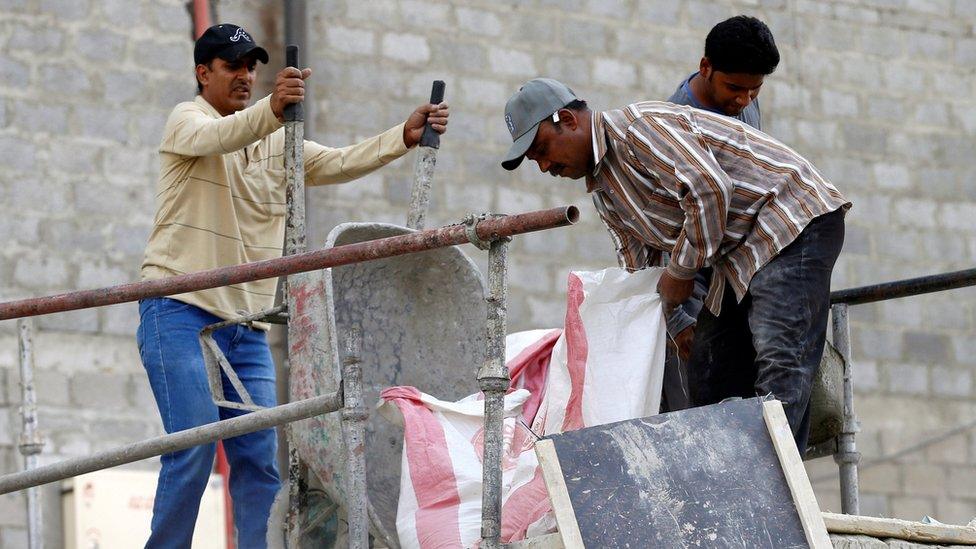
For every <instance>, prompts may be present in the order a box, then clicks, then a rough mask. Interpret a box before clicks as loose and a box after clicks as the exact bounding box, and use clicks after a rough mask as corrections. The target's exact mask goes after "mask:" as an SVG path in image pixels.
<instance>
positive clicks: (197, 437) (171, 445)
mask: <svg viewBox="0 0 976 549" xmlns="http://www.w3.org/2000/svg"><path fill="white" fill-rule="evenodd" d="M340 408H342V393H341V392H336V393H329V394H327V395H321V396H317V397H314V398H309V399H305V400H300V401H298V402H291V403H289V404H282V405H281V406H275V407H274V408H268V409H267V410H261V411H260V412H252V413H250V414H245V415H243V416H238V417H235V418H233V419H227V420H223V421H217V422H214V423H209V424H207V425H202V426H200V427H194V428H192V429H187V430H185V431H179V432H176V433H172V434H168V435H163V436H160V437H155V438H151V439H148V440H142V441H139V442H136V443H133V444H129V445H127V446H122V447H119V448H113V449H111V450H107V451H105V452H100V453H98V454H94V455H91V456H86V457H82V458H76V459H68V460H65V461H62V462H59V463H53V464H51V465H47V466H44V467H38V468H37V469H31V470H29V471H23V472H20V473H13V474H10V475H4V476H2V477H0V494H6V493H9V492H15V491H17V490H23V489H24V488H30V487H31V486H39V485H41V484H47V483H49V482H55V481H58V480H64V479H66V478H71V477H75V476H78V475H83V474H85V473H90V472H92V471H98V470H99V469H107V468H109V467H115V466H117V465H122V464H125V463H132V462H133V461H139V460H142V459H146V458H150V457H153V456H160V455H163V454H168V453H171V452H178V451H180V450H185V449H187V448H191V447H193V446H199V445H200V444H207V443H210V442H216V441H217V440H221V439H225V438H231V437H236V436H240V435H245V434H247V433H253V432H254V431H260V430H262V429H268V428H271V427H275V426H278V425H281V424H283V423H290V422H292V421H298V420H302V419H307V418H310V417H312V416H317V415H321V414H324V413H327V412H334V411H336V410H339V409H340Z"/></svg>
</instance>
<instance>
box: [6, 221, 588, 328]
mask: <svg viewBox="0 0 976 549" xmlns="http://www.w3.org/2000/svg"><path fill="white" fill-rule="evenodd" d="M578 219H579V209H578V208H576V207H575V206H562V207H559V208H551V209H548V210H537V211H534V212H526V213H520V214H513V215H505V216H499V217H488V218H486V219H482V220H480V221H478V222H477V225H476V226H475V232H476V234H477V237H478V238H479V239H481V240H483V241H491V240H494V239H497V238H502V237H507V236H515V235H519V234H524V233H530V232H535V231H544V230H546V229H554V228H557V227H565V226H567V225H572V224H574V223H576V221H577V220H578ZM466 227H467V226H466V225H463V224H459V225H449V226H447V227H441V228H439V229H429V230H426V231H418V232H416V233H412V234H406V235H402V236H394V237H389V238H380V239H377V240H370V241H367V242H358V243H356V244H348V245H345V246H336V247H334V248H328V249H323V250H316V251H313V252H306V253H302V254H296V255H291V256H285V257H281V258H277V259H268V260H265V261H256V262H254V263H245V264H243V265H233V266H230V267H221V268H219V269H211V270H209V271H200V272H198V273H190V274H185V275H179V276H173V277H170V278H163V279H159V280H145V281H142V282H133V283H131V284H122V285H119V286H110V287H108V288H98V289H95V290H81V291H77V292H68V293H64V294H59V295H54V296H47V297H36V298H30V299H22V300H18V301H8V302H6V303H0V320H9V319H12V318H21V317H27V316H37V315H46V314H51V313H61V312H65V311H73V310H77V309H88V308H91V307H103V306H105V305H115V304H118V303H126V302H129V301H138V300H140V299H145V298H149V297H160V296H167V295H176V294H182V293H186V292H195V291H198V290H206V289H208V288H217V287H220V286H229V285H231V284H240V283H242V282H250V281H252V280H261V279H265V278H274V277H278V276H285V275H289V274H293V273H302V272H307V271H315V270H318V269H326V268H329V267H338V266H340V265H349V264H350V263H361V262H363V261H371V260H373V259H382V258H385V257H393V256H397V255H405V254H411V253H416V252H422V251H426V250H433V249H435V248H444V247H447V246H456V245H458V244H465V243H467V242H469V238H468V235H467V233H466V232H465V229H466Z"/></svg>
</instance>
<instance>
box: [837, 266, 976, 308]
mask: <svg viewBox="0 0 976 549" xmlns="http://www.w3.org/2000/svg"><path fill="white" fill-rule="evenodd" d="M974 285H976V269H966V270H964V271H954V272H951V273H942V274H937V275H930V276H920V277H918V278H908V279H905V280H896V281H894V282H885V283H883V284H873V285H871V286H861V287H860V288H848V289H846V290H838V291H836V292H831V294H830V303H831V304H833V305H836V304H838V303H846V304H848V305H860V304H863V303H873V302H875V301H884V300H886V299H895V298H898V297H910V296H913V295H921V294H929V293H933V292H942V291H945V290H954V289H956V288H965V287H967V286H974Z"/></svg>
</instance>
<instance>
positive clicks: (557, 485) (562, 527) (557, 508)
mask: <svg viewBox="0 0 976 549" xmlns="http://www.w3.org/2000/svg"><path fill="white" fill-rule="evenodd" d="M535 455H536V456H537V457H538V458H539V466H540V467H542V478H543V480H545V481H546V489H547V490H549V499H550V500H551V501H552V510H553V512H554V513H555V515H556V525H557V526H558V527H559V535H560V537H561V538H562V542H563V545H564V546H565V547H566V549H584V547H585V546H584V545H583V538H582V536H581V535H580V531H579V524H577V523H576V514H575V513H574V512H573V504H572V502H570V500H569V492H568V491H567V490H566V482H565V481H564V480H563V471H562V468H561V467H560V466H559V457H558V456H557V455H556V447H555V446H554V445H553V444H552V441H551V440H548V439H542V440H539V441H536V443H535Z"/></svg>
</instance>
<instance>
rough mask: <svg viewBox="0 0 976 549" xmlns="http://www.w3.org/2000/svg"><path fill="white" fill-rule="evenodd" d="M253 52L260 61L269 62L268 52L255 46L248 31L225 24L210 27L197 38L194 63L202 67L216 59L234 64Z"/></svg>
mask: <svg viewBox="0 0 976 549" xmlns="http://www.w3.org/2000/svg"><path fill="white" fill-rule="evenodd" d="M252 52H253V53H254V54H255V57H256V58H257V60H258V61H261V62H262V63H267V62H268V52H267V51H265V50H264V48H262V47H261V46H259V45H257V44H255V43H254V40H253V39H252V38H251V35H250V34H248V33H247V31H245V30H244V29H243V28H241V27H238V26H237V25H232V24H230V23H223V24H221V25H214V26H212V27H210V28H209V29H207V30H206V31H204V33H203V34H201V35H200V38H197V43H196V45H195V46H193V62H194V63H195V64H197V65H202V64H205V63H209V62H210V61H212V60H213V58H215V57H219V58H221V59H223V60H224V61H231V62H233V61H237V60H238V59H240V58H241V57H243V56H245V55H247V54H249V53H252Z"/></svg>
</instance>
